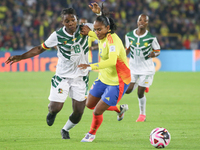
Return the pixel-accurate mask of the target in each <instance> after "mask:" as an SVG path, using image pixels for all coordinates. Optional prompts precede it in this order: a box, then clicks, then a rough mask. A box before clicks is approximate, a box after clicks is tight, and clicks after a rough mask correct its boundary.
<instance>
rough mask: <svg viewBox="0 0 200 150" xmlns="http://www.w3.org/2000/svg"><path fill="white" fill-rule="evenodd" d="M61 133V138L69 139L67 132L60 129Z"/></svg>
mask: <svg viewBox="0 0 200 150" xmlns="http://www.w3.org/2000/svg"><path fill="white" fill-rule="evenodd" d="M61 135H62V139H70V137H69V132H68V131H66V130H64V129H62V130H61Z"/></svg>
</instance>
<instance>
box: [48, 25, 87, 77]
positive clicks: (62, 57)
mask: <svg viewBox="0 0 200 150" xmlns="http://www.w3.org/2000/svg"><path fill="white" fill-rule="evenodd" d="M65 28H66V27H65V26H64V27H62V28H60V29H59V30H58V31H54V32H53V33H52V34H51V35H50V36H49V38H48V39H47V40H46V41H45V42H44V44H45V46H46V47H49V48H50V47H54V46H57V49H58V52H57V56H58V63H57V66H56V75H58V76H60V77H66V78H76V77H78V76H86V75H87V74H88V71H84V69H83V70H80V69H79V68H78V67H77V66H78V65H79V64H88V50H89V48H88V36H84V35H81V34H80V26H78V27H77V30H76V32H75V33H74V34H73V35H70V34H69V33H67V32H66V30H65Z"/></svg>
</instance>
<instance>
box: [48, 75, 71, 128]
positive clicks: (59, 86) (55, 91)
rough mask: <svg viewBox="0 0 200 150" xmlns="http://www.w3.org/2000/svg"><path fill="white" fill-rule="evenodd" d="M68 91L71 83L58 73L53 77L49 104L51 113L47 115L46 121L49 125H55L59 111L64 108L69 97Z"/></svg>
mask: <svg viewBox="0 0 200 150" xmlns="http://www.w3.org/2000/svg"><path fill="white" fill-rule="evenodd" d="M68 91H69V84H68V80H67V79H63V78H61V77H59V76H56V75H55V76H53V77H52V80H51V90H50V95H49V100H50V103H49V105H48V109H49V113H48V114H47V117H46V121H47V124H48V125H49V126H52V125H53V123H54V121H55V118H56V115H57V113H58V112H59V111H60V110H61V109H62V107H63V104H64V102H65V100H66V98H67V95H68Z"/></svg>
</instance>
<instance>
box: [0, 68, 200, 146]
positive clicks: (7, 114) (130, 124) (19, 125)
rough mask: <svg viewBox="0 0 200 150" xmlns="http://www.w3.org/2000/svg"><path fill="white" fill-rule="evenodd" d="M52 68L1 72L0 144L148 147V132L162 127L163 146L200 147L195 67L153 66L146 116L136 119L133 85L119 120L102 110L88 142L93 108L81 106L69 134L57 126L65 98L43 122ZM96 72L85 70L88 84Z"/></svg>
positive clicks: (67, 109) (65, 113)
mask: <svg viewBox="0 0 200 150" xmlns="http://www.w3.org/2000/svg"><path fill="white" fill-rule="evenodd" d="M53 75H54V73H53V72H9V73H0V149H1V150H57V149H66V150H90V149H91V150H92V149H95V150H105V149H110V150H122V149H123V150H150V149H155V148H154V147H153V146H151V144H150V142H149V134H150V132H151V130H153V129H154V128H156V127H164V128H166V129H167V130H168V131H169V132H170V134H171V142H170V144H169V145H168V146H167V147H166V148H165V149H170V150H179V149H180V150H183V149H184V150H196V149H198V150H199V149H200V145H199V141H200V140H199V139H200V128H199V127H200V120H199V118H200V117H199V116H200V92H199V90H200V72H196V73H193V72H179V73H177V72H157V73H156V74H155V76H154V82H153V85H152V86H151V87H150V91H149V93H147V94H146V97H147V107H146V109H147V110H146V112H147V121H146V122H143V123H140V122H139V123H136V122H135V120H136V119H137V117H138V115H139V107H138V100H137V95H136V91H134V92H133V93H131V94H129V95H126V94H125V96H124V97H123V98H122V100H121V101H120V102H119V104H125V103H126V104H128V105H129V110H128V111H127V112H126V113H125V118H124V119H123V120H122V121H117V116H116V113H115V112H110V111H106V112H105V113H104V121H103V123H102V125H101V127H100V128H99V130H98V131H97V135H96V139H95V140H94V142H92V143H82V142H80V141H81V139H82V138H83V137H84V135H85V133H87V132H88V131H89V128H90V124H91V120H92V110H89V109H87V108H85V112H84V115H83V118H82V120H81V122H80V123H79V124H78V125H77V126H76V127H74V128H73V129H71V130H70V137H71V139H70V140H63V139H61V135H60V131H61V129H62V127H63V126H64V124H65V123H66V121H67V119H68V117H69V115H70V114H71V112H72V107H71V99H69V98H68V99H67V100H66V102H65V105H64V107H63V109H62V110H61V112H60V113H59V114H58V115H57V118H56V120H55V123H54V125H53V126H51V127H49V126H47V124H46V115H47V113H48V109H47V105H48V103H49V100H48V95H49V91H50V83H51V82H50V81H51V77H52V76H53ZM96 77H97V73H96V72H91V73H90V86H91V84H92V82H93V81H94V79H95V78H96Z"/></svg>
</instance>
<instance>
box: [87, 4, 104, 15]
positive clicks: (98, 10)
mask: <svg viewBox="0 0 200 150" xmlns="http://www.w3.org/2000/svg"><path fill="white" fill-rule="evenodd" d="M88 6H89V7H90V9H91V10H92V11H93V12H94V13H95V14H100V13H101V8H100V7H99V5H98V4H97V3H96V2H94V3H91V5H88Z"/></svg>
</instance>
